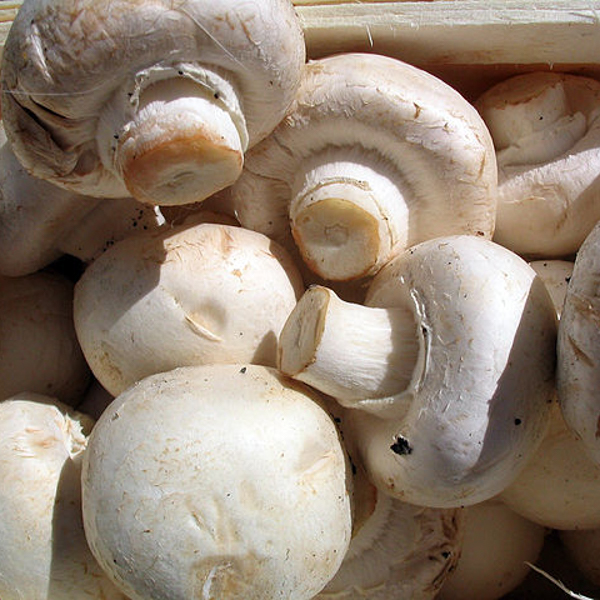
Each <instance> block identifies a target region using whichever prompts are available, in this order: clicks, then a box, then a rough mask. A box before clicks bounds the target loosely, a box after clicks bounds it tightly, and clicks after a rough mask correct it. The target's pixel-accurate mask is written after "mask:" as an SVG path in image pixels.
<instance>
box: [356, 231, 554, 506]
mask: <svg viewBox="0 0 600 600" xmlns="http://www.w3.org/2000/svg"><path fill="white" fill-rule="evenodd" d="M366 304H367V305H368V306H371V307H398V308H403V307H404V308H407V307H410V308H411V310H412V312H413V314H414V315H415V317H416V321H417V327H416V329H417V332H418V336H419V343H420V350H419V357H418V360H417V363H416V366H415V368H414V373H413V377H412V379H411V381H410V383H409V384H408V386H407V387H406V389H405V390H404V391H399V393H398V394H396V395H395V396H394V397H393V398H390V399H387V400H388V401H386V399H380V402H378V403H372V402H370V401H369V399H368V398H367V399H365V401H364V402H358V403H357V406H358V407H359V408H364V409H367V410H371V411H373V413H374V414H369V413H368V412H366V411H365V410H352V411H349V421H348V423H349V427H350V429H352V430H354V434H353V435H354V437H355V438H356V440H357V444H358V448H359V451H360V453H361V455H362V457H363V460H364V462H365V466H366V468H367V470H368V472H369V474H370V477H371V478H372V480H373V482H374V483H375V484H376V485H377V486H378V487H379V488H381V489H382V490H384V491H387V492H388V493H390V494H392V495H395V496H397V497H399V498H401V499H404V500H406V501H408V502H414V503H415V504H423V505H428V506H438V507H449V506H460V505H469V504H474V503H476V502H480V501H482V500H485V499H488V498H490V497H492V496H493V495H495V494H497V493H499V492H500V491H501V490H503V489H504V488H505V487H506V486H507V485H508V484H509V483H510V482H511V481H513V480H514V478H515V477H516V476H517V474H518V472H519V470H520V469H522V468H523V467H524V466H525V463H526V461H527V459H528V458H529V457H530V456H531V455H532V454H533V452H534V451H535V449H536V448H537V446H538V444H539V442H540V441H541V439H542V436H543V434H544V432H545V431H546V427H547V424H548V418H549V409H550V406H551V404H550V403H551V400H552V397H553V396H552V395H553V392H554V369H555V341H556V316H555V312H554V308H553V306H552V302H551V300H550V297H549V295H548V292H547V290H546V288H545V286H544V285H543V283H542V282H541V281H540V279H539V277H537V275H536V274H535V271H534V270H533V269H532V268H531V267H530V266H529V265H528V264H527V263H526V262H525V261H524V260H523V259H521V258H520V257H519V256H517V255H516V254H514V253H513V252H511V251H509V250H507V249H506V248H504V247H502V246H500V245H498V244H496V243H494V242H491V241H489V240H483V239H481V238H477V237H475V236H450V237H447V238H439V239H435V240H429V241H427V242H422V243H421V244H419V245H417V246H415V247H413V248H411V249H409V250H408V251H406V252H404V253H403V254H402V255H400V256H398V257H396V258H395V259H393V260H392V261H391V262H390V263H389V264H388V265H386V266H385V267H384V268H383V269H382V270H381V271H380V272H379V273H378V275H377V276H376V277H375V278H374V279H373V282H372V284H371V286H370V288H369V292H368V295H367V299H366ZM402 343H403V342H402V340H401V339H399V340H397V344H398V345H400V346H401V345H402ZM389 400H392V402H389Z"/></svg>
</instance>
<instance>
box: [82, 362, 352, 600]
mask: <svg viewBox="0 0 600 600" xmlns="http://www.w3.org/2000/svg"><path fill="white" fill-rule="evenodd" d="M350 481H351V480H350V475H349V473H348V467H347V463H346V454H345V451H344V449H343V447H342V444H341V442H340V438H339V434H338V432H337V429H336V427H335V424H334V422H333V419H332V418H331V417H330V416H329V414H328V413H327V412H326V411H325V410H324V409H323V408H321V406H320V405H319V399H318V396H317V395H316V393H314V392H312V391H310V390H309V389H308V388H305V387H302V386H301V385H300V384H295V383H293V382H292V381H291V380H286V379H284V378H282V377H281V375H279V374H278V373H277V372H276V371H275V370H274V369H270V368H267V367H260V366H252V365H250V366H247V367H245V366H244V367H242V366H241V365H205V366H199V367H184V368H179V369H175V370H174V371H171V372H168V373H162V374H158V375H153V376H150V377H148V378H146V379H144V380H143V381H140V382H138V384H137V385H135V386H133V387H131V388H130V389H129V390H127V391H126V392H124V393H123V394H121V395H120V396H118V397H117V398H116V399H115V400H114V401H113V403H112V404H111V405H110V406H109V407H108V408H107V410H106V411H105V412H104V414H103V415H102V416H101V417H100V419H99V420H98V422H97V424H96V426H95V428H94V430H93V432H92V435H91V437H90V441H89V446H88V451H87V452H86V455H85V460H84V466H83V473H82V482H83V484H82V485H83V517H84V525H85V531H86V535H87V538H88V541H89V544H90V547H91V549H92V551H93V553H94V555H95V556H96V557H97V559H98V561H99V562H100V564H101V565H102V566H103V567H104V568H105V569H106V570H107V572H108V573H110V575H111V577H112V578H113V579H114V581H115V582H116V583H117V585H119V586H120V587H121V589H123V591H124V592H125V593H126V594H127V595H128V596H130V597H131V598H132V599H134V600H141V599H143V598H150V597H154V598H158V597H160V598H169V599H170V600H184V599H189V598H219V599H220V600H233V599H239V600H242V599H243V600H266V599H275V598H286V599H289V600H300V599H306V600H308V599H310V598H312V597H313V596H314V595H315V594H316V593H318V592H319V591H320V590H321V588H322V587H323V586H324V585H325V584H326V583H327V582H328V581H329V580H330V579H331V578H332V577H333V575H334V574H335V572H336V571H337V569H338V567H339V565H340V563H341V561H342V558H343V556H344V554H345V552H346V550H347V548H348V544H349V541H350V536H351V527H352V525H351V507H350V491H351V488H350V487H349V485H351V484H350ZM124 499H126V500H124Z"/></svg>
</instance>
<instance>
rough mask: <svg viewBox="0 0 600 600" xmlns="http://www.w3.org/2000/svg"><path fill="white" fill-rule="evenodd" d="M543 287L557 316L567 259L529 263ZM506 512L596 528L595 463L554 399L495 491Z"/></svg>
mask: <svg viewBox="0 0 600 600" xmlns="http://www.w3.org/2000/svg"><path fill="white" fill-rule="evenodd" d="M530 264H531V266H532V268H533V269H535V271H536V273H538V274H539V276H540V277H541V279H542V281H543V282H544V284H545V285H546V288H547V289H548V292H549V293H550V296H551V297H552V301H553V303H554V307H555V309H556V313H557V315H558V317H559V318H560V314H561V312H562V307H563V304H564V299H565V295H566V291H567V283H568V281H569V280H570V277H571V274H572V271H573V263H572V262H570V261H564V260H544V261H533V262H532V263H530ZM500 498H501V499H502V501H503V502H505V503H506V504H507V505H508V506H510V508H511V509H512V510H514V511H515V512H517V513H519V514H520V515H522V516H524V517H526V518H527V519H529V520H530V521H533V522H535V523H539V524H540V525H544V526H545V527H549V528H552V529H578V528H590V527H600V464H598V463H597V462H595V461H593V460H592V459H591V458H590V457H589V456H588V453H587V452H586V450H585V448H584V445H583V443H582V441H581V439H580V438H579V436H578V435H576V434H575V433H574V432H573V431H571V430H570V429H569V428H568V427H567V425H566V423H565V420H564V418H563V416H562V412H561V410H560V407H559V405H558V403H557V402H553V406H552V411H551V416H550V425H549V428H548V431H547V433H546V435H545V436H544V438H543V440H542V442H541V444H540V446H539V448H538V449H537V451H536V452H535V454H534V455H533V456H532V457H531V458H530V459H529V461H528V462H527V465H526V466H525V468H524V469H523V470H522V471H521V472H520V473H519V475H518V476H517V478H516V479H515V481H513V482H512V483H511V484H510V485H509V486H508V487H507V488H506V489H505V490H503V491H502V493H501V494H500Z"/></svg>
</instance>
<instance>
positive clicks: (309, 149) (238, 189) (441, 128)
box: [230, 53, 496, 260]
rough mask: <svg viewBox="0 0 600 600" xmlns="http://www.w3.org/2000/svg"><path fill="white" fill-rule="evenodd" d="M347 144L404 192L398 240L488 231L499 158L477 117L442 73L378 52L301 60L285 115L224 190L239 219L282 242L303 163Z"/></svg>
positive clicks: (491, 223) (408, 241) (407, 241)
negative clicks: (402, 232)
mask: <svg viewBox="0 0 600 600" xmlns="http://www.w3.org/2000/svg"><path fill="white" fill-rule="evenodd" d="M344 147H347V148H348V149H352V150H351V152H352V156H355V155H356V154H357V153H359V152H360V151H361V150H362V151H363V155H364V156H365V157H366V158H365V160H366V161H367V165H368V167H369V168H371V169H373V170H378V171H380V172H382V173H384V174H385V175H386V176H389V177H390V179H392V178H393V179H392V181H393V182H394V185H396V186H397V187H398V188H399V190H400V191H401V193H402V195H403V196H404V201H405V202H406V205H407V207H406V208H408V214H409V216H408V221H409V224H408V230H409V232H408V236H407V239H405V240H402V245H404V244H406V245H412V244H414V243H417V242H419V241H422V240H424V239H428V238H431V237H435V236H441V235H448V234H453V233H470V234H471V233H472V234H477V235H482V236H484V237H488V238H489V237H491V235H492V233H493V229H494V222H495V211H496V208H495V206H496V197H495V188H496V164H495V155H494V150H493V145H492V141H491V137H490V135H489V132H488V130H487V128H486V126H485V125H484V123H483V120H482V119H481V117H480V116H479V114H478V113H477V111H476V110H475V109H474V108H473V107H472V106H471V105H470V104H469V103H468V102H467V101H466V100H465V99H464V98H463V97H462V96H461V95H460V94H459V93H458V92H457V91H455V90H454V89H452V88H451V87H450V86H448V85H447V84H446V83H444V82H443V81H441V80H439V79H438V78H436V77H434V76H433V75H430V74H429V73H427V72H425V71H422V70H421V69H418V68H417V67H414V66H412V65H408V64H406V63H403V62H401V61H399V60H397V59H394V58H391V57H388V56H382V55H376V54H361V53H344V54H340V55H336V56H330V57H326V58H323V59H319V60H314V61H310V62H309V63H308V64H307V67H306V68H305V72H304V77H303V80H302V83H301V86H300V89H299V91H298V94H297V96H296V99H295V101H294V103H293V105H292V107H291V108H290V110H289V111H288V113H287V115H286V117H285V119H283V121H282V122H281V123H280V124H279V125H278V127H277V128H276V129H275V130H274V131H273V132H272V134H271V135H269V136H268V137H267V138H266V139H265V140H264V141H263V142H261V143H260V144H258V145H257V146H256V147H254V148H253V149H252V151H250V152H249V153H248V154H247V155H246V162H245V167H244V171H243V173H242V175H241V177H240V178H239V179H238V180H237V182H236V183H235V184H234V185H233V186H232V188H231V190H230V194H231V199H230V202H231V203H232V204H233V205H234V207H235V211H236V216H237V218H238V219H239V220H240V222H241V223H242V225H244V226H245V227H249V228H250V229H256V230H258V231H262V232H263V233H265V234H267V235H269V236H270V237H273V238H274V239H277V240H278V241H280V242H283V243H289V238H290V227H289V216H288V207H289V203H290V199H291V188H292V186H293V183H294V180H295V177H296V176H297V173H298V172H299V171H301V168H300V165H301V164H302V162H303V161H306V160H310V158H311V157H313V156H315V155H316V154H318V153H323V152H326V151H327V150H330V149H332V148H344ZM377 200H378V201H380V202H381V201H382V199H381V198H379V199H377ZM286 239H287V240H288V241H287V242H286ZM340 260H344V256H341V257H340Z"/></svg>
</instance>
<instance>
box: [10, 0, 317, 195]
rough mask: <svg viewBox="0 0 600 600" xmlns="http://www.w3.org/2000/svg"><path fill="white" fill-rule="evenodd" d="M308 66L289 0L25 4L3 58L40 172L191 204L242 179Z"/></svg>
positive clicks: (32, 166) (88, 190)
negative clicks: (249, 156)
mask: <svg viewBox="0 0 600 600" xmlns="http://www.w3.org/2000/svg"><path fill="white" fill-rule="evenodd" d="M304 62H305V46H304V38H303V33H302V29H301V27H300V24H299V19H298V17H297V15H296V13H295V12H294V9H293V6H292V3H291V2H290V1H289V0H268V1H265V0H263V1H261V2H245V3H239V2H236V1H235V0H221V1H219V2H211V1H206V0H189V1H188V2H185V3H179V4H173V3H172V2H168V1H167V0H157V1H156V2H150V3H149V2H130V1H128V0H105V1H101V2H98V0H94V1H92V0H59V1H56V2H51V3H48V2H43V1H40V0H25V1H24V2H23V4H22V5H21V8H20V10H19V13H18V14H17V16H16V18H15V20H14V21H13V23H12V26H11V28H10V31H9V33H8V36H7V39H6V42H5V45H4V51H3V55H2V68H1V80H0V81H1V85H2V116H3V118H4V122H5V127H6V130H7V135H8V138H9V140H10V141H11V144H12V145H13V149H14V151H15V154H16V155H17V156H18V158H19V160H20V161H21V162H22V163H23V165H24V166H25V168H26V169H27V170H28V171H30V172H31V173H32V174H33V175H35V176H36V177H39V178H42V179H47V180H49V181H51V182H53V183H55V184H57V185H60V186H63V187H67V188H68V189H71V190H73V191H76V192H78V193H82V194H85V195H89V196H99V197H117V198H118V197H126V196H133V197H134V198H136V199H137V200H139V201H142V202H145V203H149V204H186V203H190V202H195V201H198V200H201V199H202V198H205V197H208V196H209V195H211V194H212V193H214V192H215V191H217V190H218V189H221V188H223V187H226V186H227V185H230V184H231V183H232V182H233V181H234V180H235V179H236V178H237V177H238V175H239V173H240V171H241V169H242V165H243V155H244V152H245V151H246V149H247V148H249V147H251V146H252V145H254V144H255V143H257V141H259V140H260V139H262V138H263V137H264V136H266V135H267V133H269V131H271V129H273V128H274V127H275V126H276V125H277V123H278V122H279V121H280V120H281V118H282V117H283V114H284V112H285V110H286V109H287V108H288V106H289V104H290V103H291V101H292V99H293V95H294V93H295V91H296V88H297V86H298V83H299V78H300V73H301V69H302V67H303V65H304Z"/></svg>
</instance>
